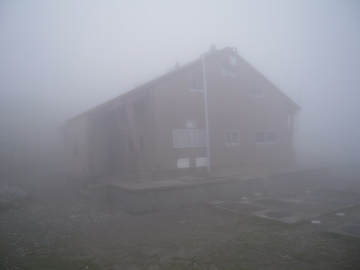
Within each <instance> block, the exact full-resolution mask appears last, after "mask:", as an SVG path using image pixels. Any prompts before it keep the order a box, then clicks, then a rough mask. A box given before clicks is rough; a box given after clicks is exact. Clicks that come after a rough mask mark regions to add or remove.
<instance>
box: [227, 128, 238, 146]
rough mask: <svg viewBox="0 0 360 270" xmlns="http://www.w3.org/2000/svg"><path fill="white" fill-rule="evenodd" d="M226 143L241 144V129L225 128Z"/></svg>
mask: <svg viewBox="0 0 360 270" xmlns="http://www.w3.org/2000/svg"><path fill="white" fill-rule="evenodd" d="M225 145H240V130H239V129H227V130H225Z"/></svg>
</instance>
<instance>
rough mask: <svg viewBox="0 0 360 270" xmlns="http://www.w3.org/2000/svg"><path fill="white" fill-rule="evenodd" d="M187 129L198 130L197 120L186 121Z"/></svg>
mask: <svg viewBox="0 0 360 270" xmlns="http://www.w3.org/2000/svg"><path fill="white" fill-rule="evenodd" d="M186 128H196V121H195V120H186Z"/></svg>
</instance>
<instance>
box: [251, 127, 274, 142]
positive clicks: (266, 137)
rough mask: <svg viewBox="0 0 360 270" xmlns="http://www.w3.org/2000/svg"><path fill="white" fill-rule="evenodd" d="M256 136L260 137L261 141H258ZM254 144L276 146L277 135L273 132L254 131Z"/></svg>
mask: <svg viewBox="0 0 360 270" xmlns="http://www.w3.org/2000/svg"><path fill="white" fill-rule="evenodd" d="M258 135H262V137H263V138H262V139H261V140H258V138H257V137H258ZM254 143H255V144H276V143H278V134H277V132H276V131H273V130H256V131H255V132H254Z"/></svg>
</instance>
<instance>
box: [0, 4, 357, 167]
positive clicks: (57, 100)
mask: <svg viewBox="0 0 360 270" xmlns="http://www.w3.org/2000/svg"><path fill="white" fill-rule="evenodd" d="M212 44H215V45H216V46H217V48H219V49H220V48H223V47H225V46H233V47H236V48H237V49H238V52H239V54H240V55H241V56H242V57H244V58H245V59H246V60H248V61H249V62H250V63H251V64H252V65H254V66H255V67H256V68H257V69H258V70H259V71H260V72H262V73H263V74H264V75H265V76H266V77H268V78H269V79H270V80H271V81H273V82H274V83H275V84H276V85H277V86H278V87H279V88H280V89H282V91H283V92H285V93H286V94H287V95H289V96H290V97H291V98H292V99H293V100H295V101H297V99H298V93H299V90H300V89H301V107H302V109H303V110H302V112H301V115H300V125H299V128H300V130H299V132H298V133H297V138H296V139H297V150H298V152H299V153H300V154H304V153H305V156H306V155H308V156H314V157H326V158H327V159H333V160H336V159H341V160H344V161H351V162H353V161H354V160H359V162H360V154H359V153H360V143H359V137H360V109H359V101H360V1H357V0H353V1H350V0H337V1H332V0H302V1H301V0H300V1H297V0H293V1H291V0H271V1H265V0H264V1H261V0H251V1H245V0H244V1H240V0H237V1H235V0H234V1H231V0H218V1H215V0H213V1H212V0H208V1H201V0H191V1H187V0H182V1H181V0H180V1H177V0H172V1H166V0H163V1H160V0H157V1H155V0H148V1H136V0H129V1H126V0H122V1H120V0H97V1H96V0H93V1H91V0H83V1H76V0H57V1H56V0H54V1H46V0H28V1H26V0H23V1H20V0H19V1H13V0H2V1H0V131H1V134H0V135H1V136H2V137H3V138H2V140H5V141H6V140H7V139H8V136H9V134H11V137H12V138H13V139H14V138H17V137H18V138H20V139H24V138H25V140H26V141H27V142H28V143H32V144H34V145H37V143H39V139H38V138H42V139H41V142H43V141H44V140H43V138H44V137H42V136H41V135H43V136H45V137H46V136H52V135H54V133H55V132H54V130H55V129H56V127H58V126H60V125H61V124H62V123H63V121H65V120H66V119H67V118H70V117H72V116H74V115H76V114H78V113H81V112H82V111H85V110H87V109H89V108H91V107H93V106H95V105H98V104H99V103H102V102H104V101H106V100H108V99H110V98H113V97H115V96H117V95H119V94H121V93H123V92H125V91H128V90H130V89H131V88H133V86H134V85H135V84H141V83H145V82H147V81H148V80H150V79H153V78H155V77H157V76H160V75H162V74H163V73H165V72H166V71H167V70H168V69H169V68H171V67H172V66H173V65H174V64H175V63H176V62H180V64H185V63H187V62H189V61H191V60H194V59H195V58H197V57H199V55H200V54H202V53H204V52H205V51H207V50H208V49H209V47H210V45H212ZM50 141H51V139H50ZM304 149H306V151H305V150H304Z"/></svg>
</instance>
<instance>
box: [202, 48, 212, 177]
mask: <svg viewBox="0 0 360 270" xmlns="http://www.w3.org/2000/svg"><path fill="white" fill-rule="evenodd" d="M214 50H215V47H214V46H212V47H211V49H210V51H208V52H206V53H204V54H202V55H201V56H200V59H201V64H202V77H203V85H204V113H205V134H206V135H205V136H206V144H207V145H206V146H207V147H206V158H207V162H206V165H207V173H208V174H210V140H209V137H210V136H209V109H208V93H207V81H206V70H205V57H206V56H207V55H209V54H211V53H213V51H214Z"/></svg>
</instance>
